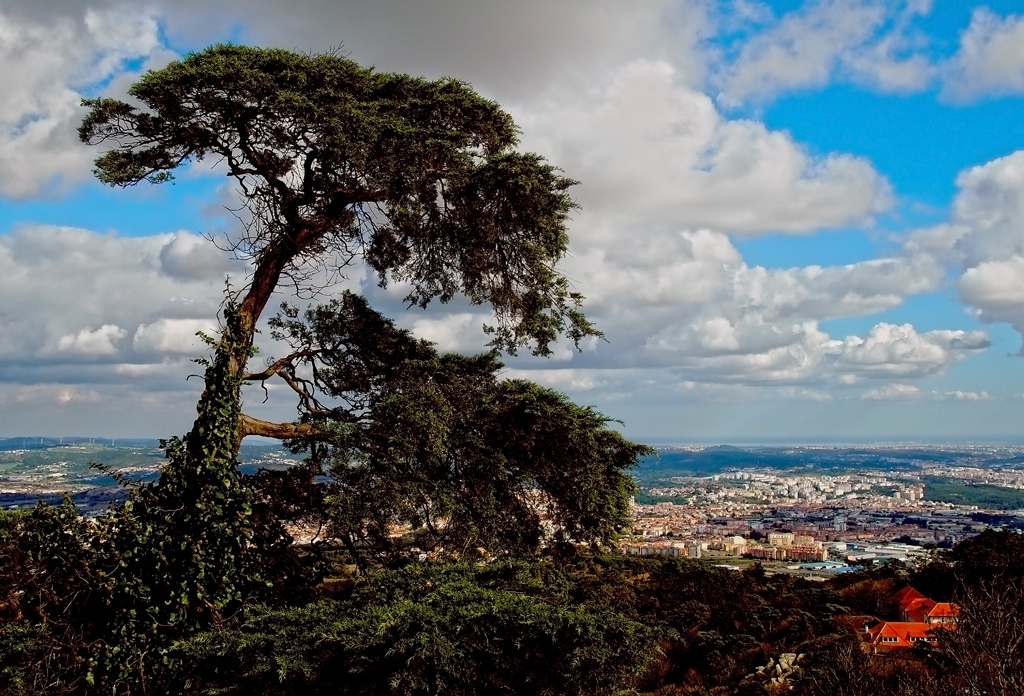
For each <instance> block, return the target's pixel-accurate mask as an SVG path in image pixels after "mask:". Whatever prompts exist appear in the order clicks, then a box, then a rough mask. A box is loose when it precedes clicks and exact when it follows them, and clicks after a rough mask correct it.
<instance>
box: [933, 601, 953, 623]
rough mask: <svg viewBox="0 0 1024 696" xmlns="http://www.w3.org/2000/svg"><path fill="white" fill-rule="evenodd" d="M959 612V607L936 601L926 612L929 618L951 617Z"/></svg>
mask: <svg viewBox="0 0 1024 696" xmlns="http://www.w3.org/2000/svg"><path fill="white" fill-rule="evenodd" d="M959 613H960V607H958V606H957V605H955V604H951V603H949V602H938V603H936V605H935V606H934V607H932V608H931V610H930V611H929V612H928V614H927V617H928V618H929V619H945V618H953V617H955V616H956V615H957V614H959Z"/></svg>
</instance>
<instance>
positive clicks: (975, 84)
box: [944, 7, 1024, 100]
mask: <svg viewBox="0 0 1024 696" xmlns="http://www.w3.org/2000/svg"><path fill="white" fill-rule="evenodd" d="M946 69H947V75H946V81H945V85H944V92H945V93H946V95H947V96H950V97H952V98H955V99H961V100H966V99H974V98H977V97H981V96H987V95H994V94H1019V93H1020V92H1024V15H1010V16H1008V17H999V16H998V15H996V14H995V13H994V12H992V11H991V10H990V9H988V8H986V7H980V8H978V9H976V10H975V11H974V13H973V14H972V16H971V24H970V26H969V27H968V28H967V30H966V31H965V32H964V33H963V35H962V36H961V37H960V50H959V51H958V52H957V54H956V55H955V56H954V57H953V58H952V59H951V60H950V62H949V64H948V65H947V66H946Z"/></svg>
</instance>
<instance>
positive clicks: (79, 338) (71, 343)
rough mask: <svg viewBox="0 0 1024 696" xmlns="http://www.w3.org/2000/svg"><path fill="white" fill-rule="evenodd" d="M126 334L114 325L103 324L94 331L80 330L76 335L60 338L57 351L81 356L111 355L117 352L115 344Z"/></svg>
mask: <svg viewBox="0 0 1024 696" xmlns="http://www.w3.org/2000/svg"><path fill="white" fill-rule="evenodd" d="M126 333H127V332H126V331H125V330H124V329H122V328H121V327H120V326H117V325H116V324H104V325H103V326H101V327H100V328H98V329H96V330H94V331H90V330H89V329H82V330H81V331H79V332H78V333H74V334H66V335H64V336H61V337H60V339H59V340H58V341H57V350H60V351H67V352H71V353H81V354H83V355H113V354H114V353H116V352H117V345H116V344H117V342H118V341H119V340H121V339H122V338H124V337H125V334H126Z"/></svg>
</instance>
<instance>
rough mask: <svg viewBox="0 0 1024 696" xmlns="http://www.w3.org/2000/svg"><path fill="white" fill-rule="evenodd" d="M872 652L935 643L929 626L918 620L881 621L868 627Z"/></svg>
mask: <svg viewBox="0 0 1024 696" xmlns="http://www.w3.org/2000/svg"><path fill="white" fill-rule="evenodd" d="M868 635H869V636H870V639H869V640H870V643H871V647H872V651H873V652H876V653H878V652H886V651H888V650H895V649H897V648H912V647H914V646H915V645H917V644H918V643H926V644H929V645H934V644H935V637H934V636H933V635H931V626H929V625H928V624H926V623H922V622H918V621H883V622H882V623H880V624H877V625H876V626H873V627H871V628H870V629H868Z"/></svg>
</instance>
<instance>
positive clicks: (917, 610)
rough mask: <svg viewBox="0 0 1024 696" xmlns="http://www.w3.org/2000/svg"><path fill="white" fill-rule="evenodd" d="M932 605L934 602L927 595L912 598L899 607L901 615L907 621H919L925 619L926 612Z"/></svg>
mask: <svg viewBox="0 0 1024 696" xmlns="http://www.w3.org/2000/svg"><path fill="white" fill-rule="evenodd" d="M934 606H935V602H933V601H932V600H930V599H928V598H927V597H921V598H920V599H912V600H909V601H907V602H904V603H903V604H902V605H901V607H900V608H901V609H902V610H903V616H904V617H905V618H906V619H907V621H913V622H917V623H921V622H923V621H924V620H925V617H926V616H928V612H930V611H931V610H932V608H933V607H934Z"/></svg>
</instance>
